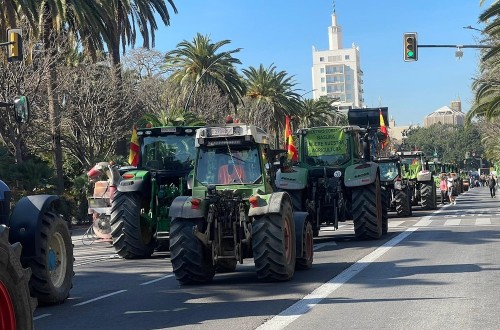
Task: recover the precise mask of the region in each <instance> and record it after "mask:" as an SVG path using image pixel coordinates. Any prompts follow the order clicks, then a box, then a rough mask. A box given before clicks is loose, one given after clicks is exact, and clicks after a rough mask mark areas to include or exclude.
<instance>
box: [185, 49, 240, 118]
mask: <svg viewBox="0 0 500 330" xmlns="http://www.w3.org/2000/svg"><path fill="white" fill-rule="evenodd" d="M227 54H230V52H224V53H221V54H220V55H219V57H218V58H217V59H216V60H215V61H213V62H212V63H210V65H209V66H207V67H206V68H205V69H203V73H202V74H201V75H200V77H199V78H198V79H196V82H195V83H194V86H193V88H192V89H191V92H189V96H188V99H187V101H186V104H185V105H184V111H187V109H188V106H189V101H191V97H192V96H193V94H194V90H195V89H196V86H198V83H199V82H200V81H201V79H202V78H203V76H204V75H205V73H207V72H208V70H209V69H210V68H211V67H212V66H213V65H214V64H215V63H217V62H219V60H220V59H222V58H223V57H224V56H225V55H227Z"/></svg>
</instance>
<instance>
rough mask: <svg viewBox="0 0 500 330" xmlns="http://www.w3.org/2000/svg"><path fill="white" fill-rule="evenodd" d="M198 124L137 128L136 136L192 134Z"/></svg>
mask: <svg viewBox="0 0 500 330" xmlns="http://www.w3.org/2000/svg"><path fill="white" fill-rule="evenodd" d="M199 127H200V126H163V127H149V128H138V129H137V135H138V136H145V135H148V136H159V135H194V133H195V131H196V129H197V128H199Z"/></svg>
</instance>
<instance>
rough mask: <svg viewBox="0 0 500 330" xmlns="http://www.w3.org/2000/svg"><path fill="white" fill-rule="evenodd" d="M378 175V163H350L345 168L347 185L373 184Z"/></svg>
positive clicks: (345, 182)
mask: <svg viewBox="0 0 500 330" xmlns="http://www.w3.org/2000/svg"><path fill="white" fill-rule="evenodd" d="M377 175H378V164H377V163H374V162H367V163H364V164H354V165H350V166H348V167H347V168H346V169H345V174H344V185H345V186H346V187H360V186H366V185H369V184H372V183H373V182H375V179H376V178H377Z"/></svg>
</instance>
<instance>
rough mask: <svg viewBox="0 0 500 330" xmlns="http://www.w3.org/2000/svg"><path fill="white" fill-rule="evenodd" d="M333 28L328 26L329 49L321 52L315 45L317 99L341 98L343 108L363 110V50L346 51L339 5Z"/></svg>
mask: <svg viewBox="0 0 500 330" xmlns="http://www.w3.org/2000/svg"><path fill="white" fill-rule="evenodd" d="M333 6H334V7H333V13H332V25H331V26H329V27H328V50H322V51H318V50H316V49H315V48H314V46H313V51H312V55H313V67H312V87H313V98H314V99H318V98H319V97H321V96H326V95H328V96H329V97H333V98H337V99H338V100H339V101H338V102H335V103H334V104H335V105H338V106H339V108H341V109H348V108H361V107H363V101H364V100H363V87H362V86H363V80H362V76H363V71H361V68H360V64H359V48H358V47H357V46H356V45H355V44H354V43H353V44H352V47H351V48H342V27H341V26H340V25H338V24H337V14H336V12H335V4H334V5H333Z"/></svg>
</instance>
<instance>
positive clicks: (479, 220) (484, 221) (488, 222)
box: [476, 218, 491, 225]
mask: <svg viewBox="0 0 500 330" xmlns="http://www.w3.org/2000/svg"><path fill="white" fill-rule="evenodd" d="M476 225H491V219H490V218H477V219H476Z"/></svg>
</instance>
